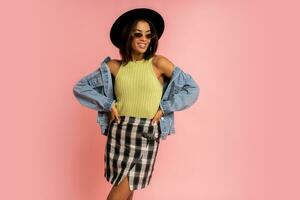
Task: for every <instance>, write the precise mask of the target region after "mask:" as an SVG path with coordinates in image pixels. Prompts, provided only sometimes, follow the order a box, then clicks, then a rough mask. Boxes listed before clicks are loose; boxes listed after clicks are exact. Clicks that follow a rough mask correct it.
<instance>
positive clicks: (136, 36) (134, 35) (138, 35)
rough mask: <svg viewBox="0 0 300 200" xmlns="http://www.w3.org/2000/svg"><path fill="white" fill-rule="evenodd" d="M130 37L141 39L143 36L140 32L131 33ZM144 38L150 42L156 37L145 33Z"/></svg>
mask: <svg viewBox="0 0 300 200" xmlns="http://www.w3.org/2000/svg"><path fill="white" fill-rule="evenodd" d="M132 36H133V37H135V38H141V37H142V36H143V34H142V33H140V32H134V33H132ZM145 36H146V38H147V39H150V40H151V39H153V38H155V37H156V35H154V34H153V33H147V34H146V35H145Z"/></svg>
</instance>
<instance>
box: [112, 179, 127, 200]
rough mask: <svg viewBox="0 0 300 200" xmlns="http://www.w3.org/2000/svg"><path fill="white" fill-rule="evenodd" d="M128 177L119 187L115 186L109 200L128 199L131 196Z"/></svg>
mask: <svg viewBox="0 0 300 200" xmlns="http://www.w3.org/2000/svg"><path fill="white" fill-rule="evenodd" d="M131 192H132V191H130V188H129V184H128V176H126V177H125V178H124V179H123V180H122V181H121V182H120V183H119V185H114V186H113V187H112V189H111V191H110V193H109V195H108V200H111V199H127V198H128V197H129V196H130V195H131Z"/></svg>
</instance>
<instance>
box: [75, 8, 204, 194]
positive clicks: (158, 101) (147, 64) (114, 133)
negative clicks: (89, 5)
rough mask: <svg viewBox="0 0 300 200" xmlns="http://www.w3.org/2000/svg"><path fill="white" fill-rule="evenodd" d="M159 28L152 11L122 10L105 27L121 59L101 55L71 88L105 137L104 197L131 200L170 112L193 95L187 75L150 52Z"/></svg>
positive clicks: (166, 130) (148, 171) (148, 172)
mask: <svg viewBox="0 0 300 200" xmlns="http://www.w3.org/2000/svg"><path fill="white" fill-rule="evenodd" d="M163 30H164V20H163V18H162V17H161V15H160V14H159V13H157V12H156V11H154V10H151V9H147V8H138V9H133V10H130V11H127V12H126V13H124V14H122V15H121V16H120V17H119V18H118V19H117V20H116V21H115V22H114V24H113V26H112V28H111V32H110V39H111V41H112V43H113V44H114V45H115V46H116V47H117V48H118V49H119V52H120V55H121V58H122V59H121V60H117V59H110V58H109V57H108V58H106V59H105V60H104V62H103V63H102V65H101V66H102V67H101V68H100V70H97V71H95V72H93V73H92V74H90V75H88V76H85V77H84V78H82V79H81V80H80V81H79V82H78V83H77V84H76V85H75V87H74V90H73V91H74V95H75V96H76V98H77V99H78V100H79V101H80V103H82V104H83V105H85V106H87V107H89V108H92V109H94V110H97V111H98V119H99V121H100V124H101V127H102V132H104V133H103V134H104V135H106V136H107V142H106V147H105V155H104V161H105V173H104V175H105V177H106V180H107V181H108V182H110V183H111V184H113V187H112V189H111V191H110V193H109V195H108V197H107V199H109V200H112V199H124V200H126V199H132V197H133V192H134V190H136V189H142V188H145V187H146V186H147V185H148V184H149V183H150V180H151V177H152V172H153V170H154V164H155V159H156V155H157V152H158V147H159V143H160V138H163V139H165V138H166V136H167V135H169V134H171V133H174V132H175V129H174V125H173V124H174V120H173V113H174V111H178V110H183V109H186V108H188V107H190V106H191V105H192V104H193V103H194V102H195V101H196V99H197V97H198V93H199V88H198V85H197V84H196V83H195V82H194V80H193V79H192V77H191V76H190V75H188V74H186V73H184V72H183V71H182V70H180V69H179V67H177V66H175V65H174V64H173V63H172V62H171V61H170V60H168V59H167V58H166V57H164V56H161V55H156V54H155V53H156V50H157V47H158V40H159V38H160V37H161V35H162V33H163ZM107 68H108V69H107ZM107 71H109V74H111V75H112V76H111V78H112V81H110V76H106V75H105V74H108V72H107ZM110 82H111V84H110ZM105 84H106V85H105ZM110 85H113V86H112V88H111V89H109V88H110ZM105 88H106V89H105ZM105 90H106V91H105ZM164 117H165V119H164ZM107 118H108V122H106V121H105V120H106V119H107Z"/></svg>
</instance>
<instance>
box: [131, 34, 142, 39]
mask: <svg viewBox="0 0 300 200" xmlns="http://www.w3.org/2000/svg"><path fill="white" fill-rule="evenodd" d="M133 36H134V37H136V38H140V37H142V36H143V34H142V33H133Z"/></svg>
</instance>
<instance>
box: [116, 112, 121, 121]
mask: <svg viewBox="0 0 300 200" xmlns="http://www.w3.org/2000/svg"><path fill="white" fill-rule="evenodd" d="M115 116H116V118H117V121H118V123H120V116H119V114H118V113H117V114H116V115H115Z"/></svg>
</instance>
